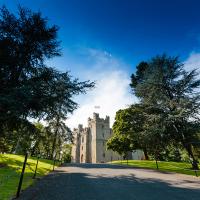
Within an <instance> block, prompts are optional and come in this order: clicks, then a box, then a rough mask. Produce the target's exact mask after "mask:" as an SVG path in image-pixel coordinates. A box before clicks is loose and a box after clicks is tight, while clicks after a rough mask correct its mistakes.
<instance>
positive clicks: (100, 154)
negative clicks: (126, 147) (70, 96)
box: [72, 113, 121, 163]
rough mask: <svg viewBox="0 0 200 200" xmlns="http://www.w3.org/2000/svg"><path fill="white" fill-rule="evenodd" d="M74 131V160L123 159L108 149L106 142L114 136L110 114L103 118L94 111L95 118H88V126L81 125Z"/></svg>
mask: <svg viewBox="0 0 200 200" xmlns="http://www.w3.org/2000/svg"><path fill="white" fill-rule="evenodd" d="M73 133H74V144H73V146H72V162H74V163H104V162H110V161H112V160H119V159H121V157H120V155H119V154H117V153H115V152H113V151H111V150H107V149H106V142H107V141H108V139H109V138H110V137H111V136H112V129H111V128H110V118H109V117H108V116H106V118H105V119H103V118H100V117H99V114H97V113H93V119H91V118H88V127H87V128H83V126H82V125H79V126H78V128H77V129H74V132H73Z"/></svg>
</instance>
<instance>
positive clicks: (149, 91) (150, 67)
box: [131, 55, 200, 169]
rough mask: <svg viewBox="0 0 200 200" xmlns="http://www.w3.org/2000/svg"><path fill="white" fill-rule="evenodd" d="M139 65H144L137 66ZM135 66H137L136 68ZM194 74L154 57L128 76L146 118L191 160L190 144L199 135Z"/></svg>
mask: <svg viewBox="0 0 200 200" xmlns="http://www.w3.org/2000/svg"><path fill="white" fill-rule="evenodd" d="M140 65H142V66H143V65H144V63H141V64H140ZM140 65H139V66H140ZM197 75H198V74H197V71H196V70H192V71H190V72H187V71H186V70H185V69H184V65H183V64H182V63H181V62H180V61H179V60H178V58H177V57H167V56H166V55H163V56H157V57H155V58H153V59H151V60H150V61H149V62H148V63H147V64H145V67H138V68H137V71H136V73H135V74H133V75H132V76H131V78H132V83H131V87H132V89H133V92H134V93H135V94H136V96H137V97H139V99H140V100H141V103H142V104H143V105H145V106H146V107H147V108H148V109H150V110H151V112H149V113H148V118H150V119H152V121H153V120H154V119H159V120H156V121H155V125H156V126H159V127H160V128H161V129H160V131H159V132H160V135H161V134H162V135H163V134H165V135H167V137H165V138H170V140H174V141H175V142H176V143H179V142H180V143H181V144H182V145H183V146H184V148H185V149H186V150H187V152H188V154H189V156H190V157H191V158H192V159H193V163H192V164H193V168H195V169H197V168H198V165H197V160H196V159H195V157H194V154H193V152H192V142H193V141H194V140H196V139H197V133H198V132H199V127H200V124H199V105H200V95H199V86H200V80H199V79H198V76H197Z"/></svg>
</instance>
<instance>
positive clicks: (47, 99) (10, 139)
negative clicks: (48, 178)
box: [0, 7, 94, 154]
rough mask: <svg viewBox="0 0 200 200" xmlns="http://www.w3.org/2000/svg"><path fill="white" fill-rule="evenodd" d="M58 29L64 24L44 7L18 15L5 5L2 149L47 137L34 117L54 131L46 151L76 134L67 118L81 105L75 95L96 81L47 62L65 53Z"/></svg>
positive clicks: (0, 26)
mask: <svg viewBox="0 0 200 200" xmlns="http://www.w3.org/2000/svg"><path fill="white" fill-rule="evenodd" d="M57 32H58V27H57V26H55V25H49V24H48V20H47V18H44V17H42V14H41V13H40V12H32V11H30V10H28V9H25V8H22V7H19V9H18V15H14V14H12V13H11V12H9V10H8V9H7V8H6V7H2V8H1V17H0V66H1V70H0V141H1V142H0V152H7V151H10V152H13V151H14V149H13V148H12V147H13V146H15V145H16V147H17V150H16V151H18V152H20V153H22V152H24V151H26V150H30V147H31V145H32V144H33V145H34V143H36V144H37V141H38V140H39V139H38V138H41V137H44V136H45V137H46V135H47V134H46V133H44V132H43V131H42V132H43V133H41V132H40V131H38V129H37V127H35V126H34V124H33V123H32V122H31V121H33V119H36V120H41V119H42V120H45V121H47V123H48V124H49V129H51V130H50V132H51V133H53V132H54V133H53V135H52V134H50V136H48V137H46V139H47V138H48V139H47V141H48V140H49V139H50V140H51V139H52V138H51V137H53V138H54V143H53V146H51V147H50V145H46V147H45V148H46V151H47V149H48V148H51V152H52V151H53V150H52V148H53V149H54V148H55V145H58V143H59V144H60V143H61V142H63V141H64V140H66V138H67V137H68V139H69V138H71V132H70V130H69V128H67V127H66V125H65V124H64V121H65V120H66V118H67V116H68V114H69V113H72V112H73V111H74V110H75V109H76V108H77V103H76V102H75V101H74V100H73V97H74V95H78V94H81V93H86V91H87V90H88V89H91V88H93V87H94V83H93V82H90V81H83V82H80V81H79V80H78V79H73V78H72V77H71V76H70V74H69V73H68V72H60V71H58V70H56V69H55V68H52V67H49V66H47V65H46V63H47V62H46V61H47V60H48V59H50V58H53V57H55V56H60V55H61V51H60V42H59V41H58V38H57ZM58 135H59V136H58ZM61 135H62V136H61ZM57 136H58V137H57ZM60 138H62V141H61V139H60ZM63 138H64V139H63ZM37 145H39V144H37ZM37 145H34V146H37ZM47 146H48V148H47ZM18 147H20V148H18ZM32 151H35V150H34V149H33V150H32ZM33 154H34V153H33Z"/></svg>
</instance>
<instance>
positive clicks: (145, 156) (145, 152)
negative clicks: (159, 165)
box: [143, 148, 149, 160]
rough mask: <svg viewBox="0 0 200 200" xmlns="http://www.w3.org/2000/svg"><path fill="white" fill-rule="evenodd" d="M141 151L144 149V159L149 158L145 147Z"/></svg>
mask: <svg viewBox="0 0 200 200" xmlns="http://www.w3.org/2000/svg"><path fill="white" fill-rule="evenodd" d="M143 151H144V158H145V160H149V156H148V152H147V149H146V148H144V149H143Z"/></svg>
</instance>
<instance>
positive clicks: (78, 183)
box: [19, 164, 200, 200]
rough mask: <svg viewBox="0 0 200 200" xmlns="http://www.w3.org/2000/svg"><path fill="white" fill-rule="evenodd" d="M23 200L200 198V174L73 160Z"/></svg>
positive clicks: (27, 193) (27, 194)
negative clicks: (79, 162)
mask: <svg viewBox="0 0 200 200" xmlns="http://www.w3.org/2000/svg"><path fill="white" fill-rule="evenodd" d="M19 199H20V200H22V199H23V200H62V199H64V200H159V199H160V200H175V199H176V200H177V199H178V200H200V178H196V177H192V176H187V175H181V174H173V173H163V172H157V171H154V170H146V169H136V168H134V169H133V168H126V167H121V166H115V165H109V164H69V165H66V166H63V167H59V168H57V169H56V170H55V172H53V173H50V174H49V175H48V176H46V177H45V178H43V179H41V180H39V181H38V182H37V183H36V185H34V186H32V187H30V188H29V189H27V190H26V191H24V192H23V193H22V195H21V197H20V198H19Z"/></svg>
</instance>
